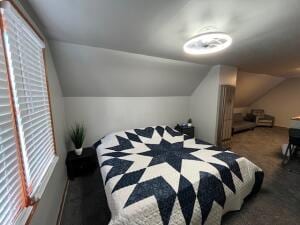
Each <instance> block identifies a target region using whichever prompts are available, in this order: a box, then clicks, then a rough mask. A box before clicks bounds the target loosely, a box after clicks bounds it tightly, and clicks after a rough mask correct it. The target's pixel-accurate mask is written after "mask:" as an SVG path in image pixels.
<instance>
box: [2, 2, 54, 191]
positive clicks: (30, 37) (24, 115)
mask: <svg viewBox="0 0 300 225" xmlns="http://www.w3.org/2000/svg"><path fill="white" fill-rule="evenodd" d="M2 17H3V20H4V28H5V29H4V41H5V45H6V48H7V56H8V57H7V58H8V65H9V71H10V79H11V83H12V89H13V95H14V102H15V107H16V117H17V125H18V130H19V136H20V142H21V150H22V156H23V163H24V170H25V176H26V184H27V192H28V193H29V195H30V196H33V195H34V194H35V192H36V191H37V189H38V188H39V185H40V184H41V180H42V179H43V177H44V175H45V174H46V172H47V170H48V168H49V166H50V164H51V163H52V161H53V160H54V157H55V151H54V141H53V133H52V124H51V114H50V106H49V98H48V90H47V81H46V75H45V65H44V58H43V49H44V47H45V46H44V43H43V42H42V41H41V39H40V38H39V37H38V36H37V35H36V33H35V32H34V31H33V30H32V28H31V27H30V26H29V25H28V24H27V23H26V21H25V20H24V19H23V18H22V17H21V16H20V15H19V14H18V12H17V11H16V10H15V9H14V8H13V7H12V6H11V5H10V4H6V5H5V7H4V10H2Z"/></svg>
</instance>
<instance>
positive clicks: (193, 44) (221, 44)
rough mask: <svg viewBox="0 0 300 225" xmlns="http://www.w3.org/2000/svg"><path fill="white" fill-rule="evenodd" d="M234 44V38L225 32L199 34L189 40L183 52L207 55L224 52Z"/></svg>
mask: <svg viewBox="0 0 300 225" xmlns="http://www.w3.org/2000/svg"><path fill="white" fill-rule="evenodd" d="M231 44H232V38H231V37H230V36H229V35H228V34H226V33H223V32H208V33H202V34H199V35H197V36H195V37H193V38H191V39H190V40H188V41H187V42H186V43H185V44H184V46H183V50H184V52H185V53H187V54H191V55H205V54H211V53H215V52H219V51H222V50H224V49H226V48H228V47H229V46H230V45H231Z"/></svg>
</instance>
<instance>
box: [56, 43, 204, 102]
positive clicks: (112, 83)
mask: <svg viewBox="0 0 300 225" xmlns="http://www.w3.org/2000/svg"><path fill="white" fill-rule="evenodd" d="M51 48H52V50H53V56H54V60H55V65H56V68H57V71H58V74H59V78H60V81H61V85H62V89H63V92H64V96H65V97H160V96H189V95H191V93H192V92H193V90H194V89H195V88H196V87H197V86H198V84H199V83H200V81H201V80H202V79H203V77H204V76H205V75H206V74H207V72H208V70H209V69H210V66H209V65H200V64H195V63H188V62H183V61H176V60H170V59H163V58H158V57H152V56H146V55H138V54H133V53H129V52H122V51H116V50H110V49H103V48H96V47H91V46H82V45H77V44H70V43H66V42H60V41H51Z"/></svg>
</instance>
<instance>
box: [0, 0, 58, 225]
mask: <svg viewBox="0 0 300 225" xmlns="http://www.w3.org/2000/svg"><path fill="white" fill-rule="evenodd" d="M5 4H10V5H11V7H13V8H14V9H15V10H16V12H17V13H18V14H19V16H20V17H21V18H22V19H24V21H25V22H26V23H27V25H28V26H29V27H30V28H31V29H32V31H33V32H34V33H35V34H36V35H37V36H38V38H39V39H40V40H41V41H42V42H43V43H45V47H44V48H43V49H42V55H43V57H42V58H43V64H44V70H45V80H46V90H47V94H48V105H49V113H50V122H51V132H52V139H53V145H54V152H53V153H54V156H55V158H54V160H52V162H51V165H50V166H49V168H48V169H47V172H46V174H45V175H44V177H43V179H42V181H41V184H40V185H39V188H38V191H37V194H36V195H37V197H36V198H34V199H32V198H30V197H29V193H28V191H27V186H26V178H25V169H24V164H23V161H24V160H23V156H22V150H21V143H20V133H19V132H20V131H19V128H18V123H17V111H16V110H17V109H16V105H15V99H14V95H13V87H12V81H11V79H10V76H11V71H10V68H9V63H8V54H7V46H6V44H5V40H4V29H5V24H4V21H3V16H2V14H0V30H1V32H0V35H1V38H2V45H3V51H4V56H5V64H6V76H7V78H8V84H9V85H8V89H9V90H8V91H9V96H10V105H11V112H12V120H13V129H14V134H15V137H16V146H17V156H18V167H19V173H20V177H21V181H22V196H23V199H22V201H23V204H24V207H23V208H22V210H21V212H20V213H19V215H17V218H16V225H24V224H25V225H28V224H29V223H30V221H31V219H32V217H33V215H34V212H35V210H36V208H37V206H38V203H39V200H40V198H41V196H42V194H43V192H44V191H45V188H46V186H47V184H48V182H49V180H50V177H51V175H52V174H53V171H54V168H55V166H56V164H57V161H58V154H57V147H56V139H55V132H54V122H53V113H52V104H51V96H50V94H51V93H50V88H49V81H48V71H47V61H46V48H47V45H46V39H45V38H44V36H43V35H42V34H41V33H40V31H39V30H38V28H36V26H35V25H34V23H33V22H32V21H31V19H30V18H29V16H27V14H25V13H24V12H23V9H21V7H20V6H18V4H17V3H16V2H14V0H4V1H1V0H0V7H1V8H4V6H3V5H5ZM34 197H35V196H34Z"/></svg>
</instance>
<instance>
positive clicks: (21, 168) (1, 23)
mask: <svg viewBox="0 0 300 225" xmlns="http://www.w3.org/2000/svg"><path fill="white" fill-rule="evenodd" d="M0 28H1V38H2V45H3V51H4V56H5V64H6V76H7V80H8V89H9V90H8V91H9V96H10V108H11V112H12V121H13V126H14V135H15V139H16V146H17V156H18V164H19V165H18V166H19V172H20V177H21V182H22V192H23V204H24V207H26V206H28V205H29V203H30V200H29V197H28V189H27V181H26V177H25V168H24V164H23V161H24V160H23V155H22V150H21V144H20V133H19V132H20V131H19V128H18V126H17V122H16V121H17V111H16V107H15V101H14V97H13V91H12V83H11V80H10V73H11V71H10V69H9V63H8V58H7V47H6V45H5V41H4V21H3V17H2V14H0Z"/></svg>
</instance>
